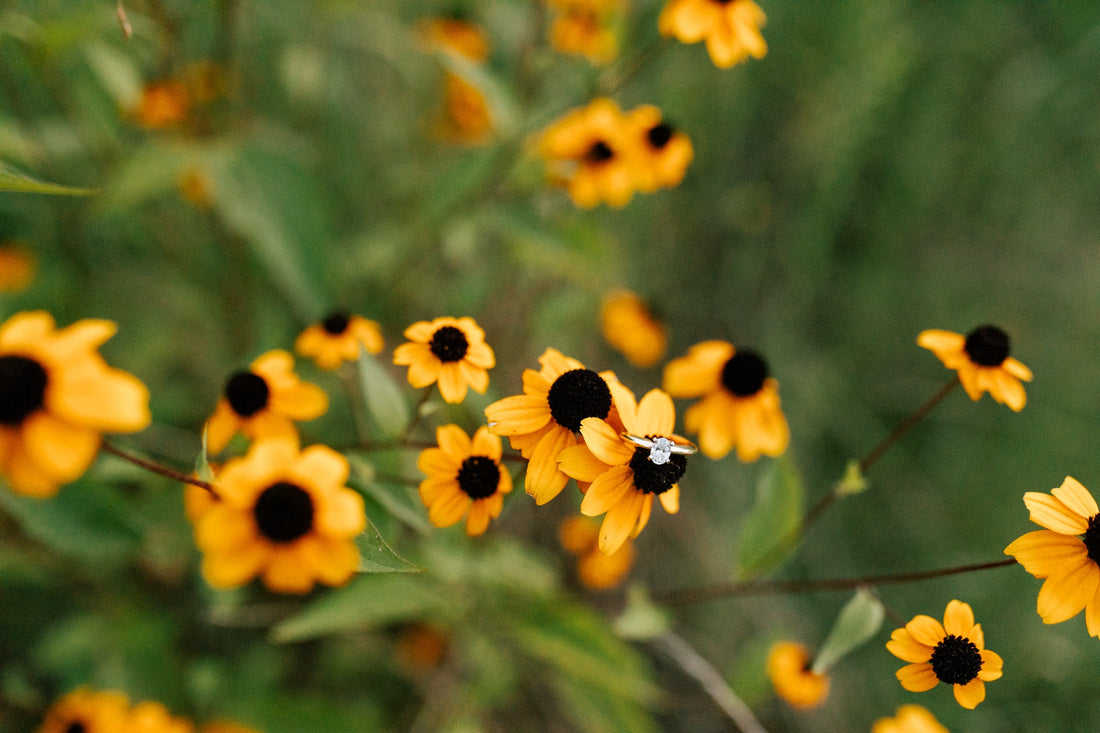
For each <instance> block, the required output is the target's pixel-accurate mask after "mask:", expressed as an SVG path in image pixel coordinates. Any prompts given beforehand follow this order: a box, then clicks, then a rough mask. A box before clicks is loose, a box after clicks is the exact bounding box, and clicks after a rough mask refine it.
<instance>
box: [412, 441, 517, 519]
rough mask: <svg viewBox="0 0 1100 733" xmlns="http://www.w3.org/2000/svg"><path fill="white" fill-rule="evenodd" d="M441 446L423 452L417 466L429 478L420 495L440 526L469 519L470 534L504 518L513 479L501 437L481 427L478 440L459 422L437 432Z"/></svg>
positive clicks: (424, 483) (432, 517)
mask: <svg viewBox="0 0 1100 733" xmlns="http://www.w3.org/2000/svg"><path fill="white" fill-rule="evenodd" d="M435 439H436V443H437V444H438V447H437V448H425V449H424V450H423V451H421V452H420V457H419V458H418V459H417V461H416V466H417V468H419V469H420V470H421V471H422V472H423V473H425V474H427V476H428V478H426V479H424V480H423V481H421V482H420V499H421V501H423V502H424V506H426V507H427V508H428V519H430V520H431V522H432V524H434V525H435V526H436V527H450V526H451V525H452V524H455V523H457V522H458V521H459V520H460V519H462V517H463V516H465V517H466V534H468V535H470V536H471V537H473V536H476V535H479V534H482V533H483V532H484V531H485V530H486V529H488V527H489V520H490V519H496V518H497V517H499V516H500V512H501V509H503V508H504V495H505V494H507V493H510V492H511V491H512V477H511V476H510V475H509V474H508V472H507V471H505V470H504V468H503V467H502V466H501V465H500V457H501V444H500V437H499V436H496V435H493V434H492V433H490V432H489V430H488V428H484V427H481V428H478V429H477V432H476V433H474V437H473V439H471V438H470V436H468V435H467V434H466V433H465V432H463V430H462V428H460V427H458V426H457V425H442V426H440V427H439V428H437V429H436V431H435Z"/></svg>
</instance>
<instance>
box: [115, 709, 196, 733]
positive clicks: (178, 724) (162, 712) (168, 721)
mask: <svg viewBox="0 0 1100 733" xmlns="http://www.w3.org/2000/svg"><path fill="white" fill-rule="evenodd" d="M129 718H130V719H129V721H128V722H127V725H126V726H125V728H123V729H122V731H121V733H192V731H193V730H194V727H193V726H192V725H191V722H190V721H188V720H186V719H184V718H175V717H173V716H172V715H170V714H169V713H168V710H167V709H166V708H165V707H164V706H163V705H161V704H160V703H159V702H142V703H138V704H137V705H135V706H134V707H133V709H132V710H131V711H130V716H129Z"/></svg>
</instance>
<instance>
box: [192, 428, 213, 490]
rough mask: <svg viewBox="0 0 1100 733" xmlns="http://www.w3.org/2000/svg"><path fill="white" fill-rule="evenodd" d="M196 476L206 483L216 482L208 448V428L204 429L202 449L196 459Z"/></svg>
mask: <svg viewBox="0 0 1100 733" xmlns="http://www.w3.org/2000/svg"><path fill="white" fill-rule="evenodd" d="M195 475H196V476H198V477H199V479H200V480H202V481H205V482H206V483H208V484H209V483H213V482H214V469H213V468H211V467H210V454H209V452H208V451H207V448H206V426H205V425H203V427H202V449H201V450H200V451H199V455H198V457H197V458H195Z"/></svg>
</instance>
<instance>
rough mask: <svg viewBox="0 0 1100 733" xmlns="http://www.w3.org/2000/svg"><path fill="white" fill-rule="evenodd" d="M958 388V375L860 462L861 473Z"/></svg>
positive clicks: (899, 424)
mask: <svg viewBox="0 0 1100 733" xmlns="http://www.w3.org/2000/svg"><path fill="white" fill-rule="evenodd" d="M958 386H959V377H958V376H957V375H956V376H955V377H953V378H952V379H951V381H950V382H948V383H947V384H945V385H943V387H941V388H940V391H939V392H937V393H936V394H934V395H932V397H931V398H930V399H929V400H928V401H927V402H925V403H924V404H923V405H921V406H920V407H918V408H917V409H916V410H914V411H913V413H912V414H911V415H909V417H907V418H905V419H904V420H902V421H901V422H900V423H898V426H897V427H896V428H894V429H893V431H892V432H891V433H890V434H889V435H887V436H886V437H885V438H883V439H882V442H880V443H879V444H878V445H876V446H875V447H874V448H872V449H871V452H870V453H868V454H867V455H866V456H864V457H863V460H861V461H860V462H859V471H860V473H865V472H866V471H867V469H869V468H870V467H871V466H873V465H874V464H875V461H877V460H878V459H879V458H881V457H882V454H883V453H885V452H886V451H887V450H889V449H890V448H891V447H893V445H894V443H897V442H898V441H899V440H901V438H902V436H903V435H905V434H906V433H908V432H909V430H910V428H912V427H913V426H914V425H916V424H917V423H919V422H920V421H921V420H923V419H924V418H925V417H927V415H928V413H930V412H931V411H932V408H933V407H935V406H936V405H938V404H940V402H942V401H943V398H944V397H946V396H947V395H949V394H951V392H952V391H953V390H954V389H955V387H958Z"/></svg>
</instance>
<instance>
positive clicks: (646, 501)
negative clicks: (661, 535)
mask: <svg viewBox="0 0 1100 733" xmlns="http://www.w3.org/2000/svg"><path fill="white" fill-rule="evenodd" d="M652 513H653V494H644V495H643V496H642V508H641V510H640V511H639V512H638V521H637V523H636V524H635V525H634V529H633V530H631V532H630V536H631V537H637V536H638V535H639V534H641V531H642V530H643V529H645V526H646V525H647V524H649V515H650V514H652Z"/></svg>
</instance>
